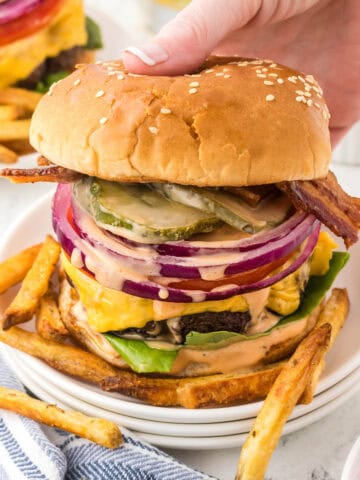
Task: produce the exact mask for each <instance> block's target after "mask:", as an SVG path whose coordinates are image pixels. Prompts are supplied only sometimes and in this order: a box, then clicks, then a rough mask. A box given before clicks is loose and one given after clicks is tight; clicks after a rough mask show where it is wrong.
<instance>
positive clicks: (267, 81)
mask: <svg viewBox="0 0 360 480" xmlns="http://www.w3.org/2000/svg"><path fill="white" fill-rule="evenodd" d="M264 85H274V82H272V81H271V80H264Z"/></svg>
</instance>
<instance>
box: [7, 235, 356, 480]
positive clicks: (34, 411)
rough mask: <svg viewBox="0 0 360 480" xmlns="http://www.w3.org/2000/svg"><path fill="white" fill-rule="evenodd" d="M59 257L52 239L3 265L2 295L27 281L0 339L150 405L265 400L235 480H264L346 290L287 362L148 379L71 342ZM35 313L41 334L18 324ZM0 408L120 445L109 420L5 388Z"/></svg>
mask: <svg viewBox="0 0 360 480" xmlns="http://www.w3.org/2000/svg"><path fill="white" fill-rule="evenodd" d="M59 255H60V246H59V244H58V243H57V242H56V241H55V240H54V239H53V238H52V237H51V236H47V237H46V239H45V241H44V243H42V244H40V245H35V246H33V247H30V248H28V249H26V250H24V251H22V252H20V253H19V254H17V255H15V256H13V257H11V258H9V259H8V260H6V261H5V262H3V263H2V264H0V294H2V293H4V292H5V291H6V290H8V289H9V288H11V287H12V286H14V285H16V284H18V283H20V282H22V283H21V286H20V289H19V291H18V293H17V295H16V296H15V298H14V299H13V300H12V302H11V303H10V305H8V307H7V308H6V309H5V311H4V313H3V316H2V329H0V341H1V342H3V343H5V344H7V345H9V346H11V347H14V348H16V349H18V350H21V351H23V352H26V353H28V354H30V355H33V356H35V357H37V358H40V359H41V360H43V361H45V362H46V363H47V364H49V365H50V366H52V367H54V368H56V369H57V370H60V371H62V372H64V373H66V374H68V375H72V376H75V377H78V378H81V379H83V380H86V381H88V382H91V383H94V384H97V385H99V386H100V387H101V388H103V389H104V390H114V391H119V392H121V393H125V394H128V395H131V396H133V397H137V398H139V399H141V400H145V401H147V402H149V403H151V404H153V405H162V406H166V405H169V406H170V405H172V406H175V405H178V406H182V407H186V408H200V407H208V406H214V405H215V406H216V405H217V406H225V405H227V404H234V403H246V402H252V401H254V400H258V399H260V398H261V399H262V398H264V397H266V399H265V401H264V404H263V407H262V409H261V411H260V413H259V415H258V417H257V419H256V421H255V423H254V425H253V427H252V430H251V432H250V434H249V436H248V438H247V440H246V442H245V445H244V446H243V448H242V451H241V456H240V460H239V464H238V471H237V475H236V478H237V479H241V480H261V479H263V478H264V475H265V472H266V468H267V465H268V463H269V461H270V457H271V455H272V453H273V451H274V449H275V447H276V445H277V443H278V440H279V438H280V436H281V432H282V429H283V426H284V424H285V423H286V421H287V419H288V418H289V416H290V414H291V412H292V410H293V409H294V407H295V405H296V404H297V403H310V402H311V401H312V398H313V395H314V392H315V389H316V385H317V382H318V379H319V377H320V375H321V372H322V370H323V368H324V365H325V360H324V358H325V355H326V353H327V352H328V351H329V350H330V348H331V347H332V345H333V344H334V342H335V339H336V337H337V335H338V333H339V331H340V329H341V327H342V326H343V323H344V321H345V319H346V317H347V314H348V310H349V299H348V295H347V292H346V290H344V289H333V291H332V293H331V295H330V298H329V299H328V300H327V301H326V302H325V301H324V302H323V304H322V305H321V307H320V308H319V311H318V314H317V324H316V327H315V328H314V329H313V330H312V331H311V332H310V334H309V335H308V336H307V337H306V338H305V339H304V340H303V341H302V342H301V343H300V344H299V345H298V347H297V349H296V351H295V352H294V354H293V355H292V356H291V357H290V358H289V359H288V360H286V361H283V362H279V363H276V364H272V365H269V366H268V367H267V368H265V367H263V368H262V369H261V370H259V371H253V372H250V373H238V374H227V375H225V374H218V375H210V376H205V377H196V378H163V377H155V376H144V375H138V374H136V373H133V372H131V371H127V370H121V369H119V368H116V367H114V366H113V365H110V364H109V363H107V362H106V361H104V360H103V359H101V358H99V357H97V356H96V355H94V354H92V353H90V352H88V351H87V350H86V349H85V348H81V347H79V346H75V345H74V344H73V342H72V337H71V333H70V332H69V330H68V328H66V325H70V323H71V322H70V323H69V321H68V319H66V316H67V315H71V313H70V311H71V308H70V307H71V304H69V302H70V303H71V298H72V295H65V293H69V292H65V291H64V289H70V290H73V289H72V287H71V286H70V285H69V283H68V282H67V281H66V279H64V278H63V276H62V275H61V272H59V270H58V267H57V264H58V260H59ZM54 277H55V278H54ZM54 284H55V287H54ZM56 285H58V286H57V287H56ZM72 293H73V294H76V292H75V293H74V291H73V292H72ZM63 297H64V298H65V297H66V299H67V300H66V302H65V301H64V300H62V298H63ZM69 298H70V300H69ZM34 315H35V319H36V332H29V331H26V330H24V329H22V328H19V327H18V326H17V325H18V324H21V323H24V322H27V321H29V320H31V319H32V318H33V316H34ZM244 380H246V381H245V382H244ZM0 408H7V409H10V410H13V411H15V412H18V413H20V414H22V415H26V416H29V417H31V418H33V419H35V420H37V421H40V422H44V423H47V424H49V425H56V426H59V427H60V428H63V429H68V430H69V431H72V432H74V433H77V434H78V435H82V436H85V437H86V438H89V439H91V440H92V441H95V442H98V443H100V444H102V445H105V446H107V447H110V448H113V447H116V446H118V445H119V444H120V442H121V434H120V431H119V429H118V427H117V426H116V425H114V424H112V423H111V422H107V421H105V420H95V419H88V418H87V417H85V416H84V415H82V414H79V413H74V412H70V413H66V412H63V411H62V410H60V409H58V408H57V407H52V408H48V407H46V408H45V406H44V404H43V403H42V402H40V401H38V400H30V399H28V397H26V396H25V395H24V394H22V393H16V394H15V393H14V392H11V391H10V392H9V391H8V390H6V389H4V388H0Z"/></svg>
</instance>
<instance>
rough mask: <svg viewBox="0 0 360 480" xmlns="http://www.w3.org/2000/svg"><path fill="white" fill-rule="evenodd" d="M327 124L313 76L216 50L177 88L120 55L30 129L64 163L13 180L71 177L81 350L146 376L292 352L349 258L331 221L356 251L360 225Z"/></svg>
mask: <svg viewBox="0 0 360 480" xmlns="http://www.w3.org/2000/svg"><path fill="white" fill-rule="evenodd" d="M328 121H329V112H328V109H327V107H326V104H325V101H324V99H323V95H322V90H321V88H320V86H319V85H318V83H317V82H316V81H315V79H314V78H313V77H312V76H311V75H305V74H302V73H300V72H297V71H295V70H293V69H291V68H288V67H285V66H283V65H280V64H277V63H275V62H272V61H270V60H257V59H243V58H225V57H211V58H209V59H208V60H207V61H206V63H205V64H204V65H203V66H202V67H201V68H199V70H197V71H195V72H193V73H192V74H189V75H184V76H175V77H165V76H163V77H155V76H141V75H135V74H132V73H129V72H127V71H126V69H125V68H124V66H123V64H122V63H121V62H105V63H101V64H96V65H86V66H83V67H81V68H79V69H78V70H77V71H76V72H74V73H73V74H71V75H70V76H68V77H67V78H66V79H64V80H62V81H61V82H59V83H58V84H56V86H55V87H54V88H53V89H52V90H51V91H50V92H49V94H48V95H45V96H44V97H43V99H42V100H41V101H40V103H39V105H38V107H37V109H36V111H35V114H34V116H33V120H32V125H31V133H30V139H31V143H32V145H33V147H34V148H35V149H36V150H37V151H38V152H40V153H41V155H42V156H43V157H45V158H46V159H47V161H48V162H49V164H50V166H48V167H46V168H43V169H40V170H33V171H31V172H29V171H27V172H26V171H23V170H21V171H19V170H16V171H14V170H7V171H5V172H3V175H5V176H8V177H11V178H13V179H15V180H17V181H19V179H20V178H21V179H22V180H24V179H27V180H28V181H38V180H44V179H45V180H50V181H51V180H52V181H57V182H59V183H60V184H59V186H58V187H57V190H56V193H55V196H54V201H53V212H52V215H53V226H54V231H55V233H56V235H57V238H58V240H59V242H60V244H61V246H62V256H61V263H62V269H63V277H64V280H63V283H62V290H61V295H60V303H61V308H62V312H63V320H64V322H65V324H66V327H67V328H68V330H69V331H70V332H71V333H72V335H73V336H74V337H75V338H76V339H77V341H79V342H80V343H82V344H83V345H85V346H86V348H87V349H89V350H90V351H92V352H94V353H95V354H96V355H98V356H100V357H102V358H103V359H105V360H106V361H108V362H110V363H111V364H113V365H115V366H117V367H120V368H121V369H125V370H128V371H132V372H135V374H136V375H138V378H141V377H142V376H144V375H145V376H147V375H148V374H150V376H161V377H165V378H169V379H171V378H178V377H185V378H188V377H199V376H207V375H212V374H230V375H231V374H233V373H234V372H251V371H262V370H264V371H265V369H267V368H268V367H269V365H272V364H274V362H277V361H279V360H281V359H284V358H287V357H288V356H289V355H290V354H291V353H292V352H293V351H294V349H295V348H296V346H297V345H298V344H299V342H300V341H301V340H302V339H303V338H304V337H305V336H306V335H307V334H308V333H309V332H310V331H311V330H312V329H313V328H314V325H315V322H316V316H317V312H318V309H319V305H320V303H321V302H322V300H323V298H324V296H325V295H326V292H327V291H328V290H329V288H330V287H331V285H332V283H333V281H334V279H335V277H336V276H337V274H338V272H339V271H340V270H341V269H342V268H343V266H344V265H345V263H346V262H347V260H348V257H349V254H348V253H347V252H341V251H334V250H335V249H336V248H337V244H336V242H335V241H334V240H333V238H332V236H330V234H329V233H328V232H327V231H325V230H322V227H323V225H325V226H326V227H328V229H330V230H332V231H333V232H334V233H335V234H336V235H337V236H339V237H342V238H343V239H344V241H345V244H346V246H350V245H351V244H353V243H354V242H356V240H357V231H358V228H359V225H360V209H359V200H357V199H355V198H352V197H350V196H349V195H347V194H346V193H345V192H343V190H342V189H341V187H340V186H339V185H338V183H337V181H336V178H335V176H334V175H333V174H332V173H331V172H329V170H328V166H329V160H330V141H329V130H328ZM64 312H65V313H64ZM239 382H241V378H240V379H239ZM117 389H118V390H119V391H123V392H124V391H127V392H128V391H129V390H126V387H125V386H122V385H118V386H117ZM131 394H133V395H136V396H140V397H141V395H140V394H139V393H138V392H137V391H136V389H133V390H132V393H131Z"/></svg>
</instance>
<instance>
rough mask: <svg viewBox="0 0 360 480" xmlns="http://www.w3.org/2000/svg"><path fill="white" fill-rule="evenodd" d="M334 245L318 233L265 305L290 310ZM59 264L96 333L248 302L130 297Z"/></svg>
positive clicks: (284, 311)
mask: <svg viewBox="0 0 360 480" xmlns="http://www.w3.org/2000/svg"><path fill="white" fill-rule="evenodd" d="M335 245H336V244H335V243H334V241H333V240H332V239H331V237H329V235H328V234H327V233H325V232H324V233H322V234H321V235H320V237H319V240H318V243H317V246H316V249H315V251H314V253H313V255H312V258H311V261H310V263H305V264H304V266H302V267H301V268H300V269H299V270H297V271H296V272H294V273H293V274H291V275H289V276H288V277H286V278H285V279H283V280H282V281H280V282H278V283H277V284H275V285H273V286H272V287H271V288H270V289H268V292H269V293H268V298H267V299H266V298H265V302H266V301H267V304H266V306H268V307H269V308H271V309H272V310H274V311H275V312H278V313H280V314H281V315H288V314H290V313H293V312H294V311H295V310H296V309H297V308H298V306H299V304H300V300H301V292H302V284H303V282H304V280H306V278H307V277H308V274H309V269H310V274H313V275H314V274H316V275H317V274H318V272H322V273H326V271H327V270H328V268H329V261H330V259H331V255H332V250H333V248H334V246H335ZM62 263H63V266H64V269H65V271H66V273H67V275H68V276H69V278H70V280H71V282H72V283H73V285H74V287H75V288H76V290H77V292H78V294H79V297H80V300H81V302H82V304H83V305H84V307H85V309H86V311H87V315H88V321H89V324H90V326H91V327H92V328H93V329H94V330H96V331H97V332H108V331H111V330H123V329H126V328H131V327H137V328H141V327H143V326H144V325H145V324H146V323H147V322H149V321H151V320H155V321H160V320H167V319H169V318H173V317H177V316H183V315H190V314H195V313H201V312H205V311H208V312H222V311H231V312H236V311H238V312H245V311H247V310H248V303H247V301H246V299H245V298H244V296H242V295H237V296H235V297H232V298H229V299H226V300H217V301H211V302H200V303H171V302H160V301H153V300H149V299H146V298H140V297H134V296H132V295H128V294H127V293H123V292H119V291H117V290H112V289H110V288H106V287H103V286H102V285H100V284H99V283H98V282H97V281H96V280H94V279H93V278H91V277H90V276H89V275H86V274H85V273H83V272H82V271H81V270H79V269H78V268H76V267H75V266H73V265H72V264H71V262H70V261H69V260H68V259H67V257H66V256H65V255H64V254H63V255H62ZM322 273H321V274H322ZM305 277H306V278H305Z"/></svg>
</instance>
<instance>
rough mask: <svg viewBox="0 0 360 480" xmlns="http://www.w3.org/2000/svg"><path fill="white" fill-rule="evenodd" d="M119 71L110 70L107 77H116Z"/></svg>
mask: <svg viewBox="0 0 360 480" xmlns="http://www.w3.org/2000/svg"><path fill="white" fill-rule="evenodd" d="M118 73H119V71H115V70H112V71H111V72H108V76H109V77H111V76H112V75H118Z"/></svg>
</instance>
